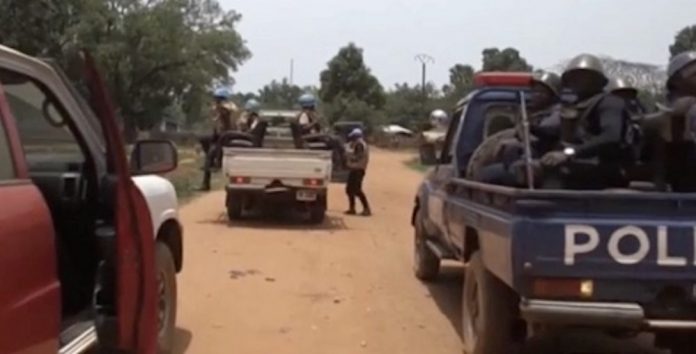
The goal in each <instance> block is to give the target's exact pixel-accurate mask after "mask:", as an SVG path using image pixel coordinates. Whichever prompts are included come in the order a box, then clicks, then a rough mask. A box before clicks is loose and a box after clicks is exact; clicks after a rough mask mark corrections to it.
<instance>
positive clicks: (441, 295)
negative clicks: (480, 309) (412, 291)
mask: <svg viewBox="0 0 696 354" xmlns="http://www.w3.org/2000/svg"><path fill="white" fill-rule="evenodd" d="M463 272H464V270H463V268H462V266H460V265H458V264H449V263H443V264H442V268H441V270H440V275H439V277H438V278H437V280H435V281H433V282H431V283H426V286H427V287H428V291H429V292H430V296H431V297H432V298H433V300H434V301H435V304H436V305H437V307H438V309H439V310H440V311H441V312H442V313H443V314H444V315H445V316H446V317H447V319H449V321H450V323H451V324H452V326H453V327H454V328H455V329H456V330H457V333H459V334H460V335H461V325H462V321H461V313H462V304H461V296H462V285H463V284H462V282H463V280H464V278H463V276H462V273H463ZM695 352H696V351H695ZM657 353H660V354H661V353H665V352H661V351H658V350H656V349H653V348H652V345H651V340H650V337H649V336H647V335H641V336H639V337H637V338H633V339H616V338H612V337H609V336H607V335H604V334H601V333H596V332H590V331H579V330H573V331H565V332H559V333H554V334H552V335H544V336H539V337H535V338H532V339H530V340H528V342H527V343H526V344H525V346H524V348H522V350H521V354H657Z"/></svg>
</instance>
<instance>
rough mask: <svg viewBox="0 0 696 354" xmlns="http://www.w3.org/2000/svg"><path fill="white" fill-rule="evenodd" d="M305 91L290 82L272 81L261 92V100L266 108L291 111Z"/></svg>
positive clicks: (284, 80)
mask: <svg viewBox="0 0 696 354" xmlns="http://www.w3.org/2000/svg"><path fill="white" fill-rule="evenodd" d="M303 92H304V90H302V89H301V88H300V87H299V86H297V85H291V84H290V83H288V80H286V79H283V81H281V82H278V81H275V80H273V81H271V83H270V84H268V85H266V86H264V87H263V88H262V89H260V90H259V94H258V96H259V99H260V100H261V102H262V104H263V105H264V107H267V108H275V109H291V108H293V107H294V106H295V105H296V104H297V100H298V99H299V98H300V95H302V93H303Z"/></svg>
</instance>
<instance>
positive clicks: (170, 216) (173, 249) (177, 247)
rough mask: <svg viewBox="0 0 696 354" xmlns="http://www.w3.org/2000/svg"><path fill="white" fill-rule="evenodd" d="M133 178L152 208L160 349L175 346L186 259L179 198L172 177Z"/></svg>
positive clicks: (163, 350) (163, 351) (169, 349)
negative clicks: (178, 276)
mask: <svg viewBox="0 0 696 354" xmlns="http://www.w3.org/2000/svg"><path fill="white" fill-rule="evenodd" d="M133 182H135V185H136V186H137V187H138V189H139V190H140V192H141V193H142V194H143V196H144V197H145V201H146V202H147V207H148V209H149V210H150V217H151V219H152V228H153V230H154V235H155V241H156V244H155V246H156V247H155V252H157V254H156V255H155V260H156V262H157V283H158V290H159V292H158V300H157V319H158V321H159V335H158V337H159V340H158V343H159V350H160V352H161V353H168V352H171V351H172V350H173V347H174V340H175V331H176V312H177V311H176V310H177V284H176V274H177V273H179V272H181V269H182V267H183V262H184V245H183V228H182V225H181V223H180V222H179V211H178V210H179V201H178V199H177V195H176V190H175V189H174V185H172V183H171V182H169V180H167V179H165V178H162V177H160V176H157V175H142V176H135V177H133Z"/></svg>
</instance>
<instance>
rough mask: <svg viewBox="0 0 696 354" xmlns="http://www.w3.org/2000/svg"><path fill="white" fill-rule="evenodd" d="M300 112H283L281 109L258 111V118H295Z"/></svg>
mask: <svg viewBox="0 0 696 354" xmlns="http://www.w3.org/2000/svg"><path fill="white" fill-rule="evenodd" d="M298 113H300V111H297V110H289V109H288V110H283V109H262V110H261V111H259V116H261V117H283V118H295V117H297V114H298Z"/></svg>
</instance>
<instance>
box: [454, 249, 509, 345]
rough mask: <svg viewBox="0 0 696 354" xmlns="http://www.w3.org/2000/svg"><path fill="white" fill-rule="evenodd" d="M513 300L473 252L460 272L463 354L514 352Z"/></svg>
mask: <svg viewBox="0 0 696 354" xmlns="http://www.w3.org/2000/svg"><path fill="white" fill-rule="evenodd" d="M516 299H517V297H516V296H515V294H514V293H513V292H512V290H511V289H510V288H508V287H507V285H505V284H504V283H502V282H501V281H500V280H498V279H497V278H496V277H495V276H493V275H492V274H491V273H490V272H488V270H486V268H485V266H484V265H483V261H482V260H481V253H480V252H479V251H476V252H474V254H473V255H471V260H470V261H469V264H468V265H467V267H466V271H465V273H464V290H463V291H462V340H463V342H464V343H463V344H464V353H467V354H509V353H512V352H514V351H513V347H514V344H515V340H514V330H515V327H514V326H515V324H516V323H517V316H516V313H517V305H518V302H517V300H516Z"/></svg>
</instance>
